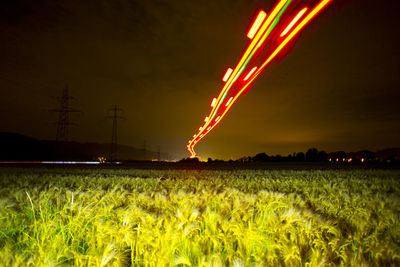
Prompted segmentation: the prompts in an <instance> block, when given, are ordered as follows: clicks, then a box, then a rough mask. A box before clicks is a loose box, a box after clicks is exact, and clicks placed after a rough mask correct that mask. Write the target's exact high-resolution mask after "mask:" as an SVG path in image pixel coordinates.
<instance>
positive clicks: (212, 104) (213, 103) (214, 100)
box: [211, 97, 217, 107]
mask: <svg viewBox="0 0 400 267" xmlns="http://www.w3.org/2000/svg"><path fill="white" fill-rule="evenodd" d="M215 102H217V99H216V98H215V97H214V98H213V100H212V102H211V107H213V106H215Z"/></svg>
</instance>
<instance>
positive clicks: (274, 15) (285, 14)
mask: <svg viewBox="0 0 400 267" xmlns="http://www.w3.org/2000/svg"><path fill="white" fill-rule="evenodd" d="M331 1H332V0H322V1H319V2H316V1H312V0H311V1H307V4H309V5H308V6H304V2H306V1H300V0H297V1H296V0H280V1H279V2H278V3H277V4H276V6H275V7H274V8H273V9H272V11H271V12H270V13H269V15H267V13H266V12H264V11H262V10H261V11H260V12H259V13H258V15H257V16H256V18H255V20H254V21H253V23H252V26H251V27H250V30H249V32H248V34H247V37H248V38H249V39H250V40H251V41H250V44H249V45H248V47H247V48H246V50H245V52H244V53H243V55H242V57H241V58H240V60H239V61H238V63H237V65H236V67H235V68H233V69H232V68H228V69H227V71H226V73H225V75H224V76H223V78H222V80H223V81H224V82H225V83H224V85H223V87H222V89H221V91H220V93H219V95H218V97H216V98H213V100H212V105H211V112H210V113H209V115H208V116H207V117H206V119H205V120H204V125H203V126H201V127H200V128H199V131H198V132H197V133H196V134H195V135H194V136H193V138H192V139H191V140H189V143H188V145H187V148H188V151H189V152H190V154H191V157H192V158H193V157H196V152H195V150H194V148H195V146H196V145H197V143H199V142H200V141H201V140H202V139H203V138H204V137H205V136H207V135H208V134H209V133H210V132H211V131H212V130H213V129H214V128H215V127H216V126H217V125H218V124H219V122H220V121H221V120H222V118H223V117H224V116H225V115H226V114H227V112H228V111H229V110H230V108H231V107H232V105H233V103H235V101H236V100H237V98H238V97H239V96H240V95H241V94H242V93H243V92H244V91H245V90H246V89H247V88H249V87H250V86H251V84H252V83H253V82H254V80H255V79H256V78H257V77H258V75H260V73H261V72H262V71H263V70H264V69H265V68H266V67H267V65H268V64H269V63H270V62H271V61H273V60H274V59H275V58H276V56H277V55H278V54H279V53H281V52H282V50H283V49H284V48H285V47H286V45H287V44H288V43H289V42H290V41H291V40H293V38H294V37H295V36H296V35H297V34H298V33H299V32H300V31H301V30H302V29H303V28H304V27H305V26H306V25H307V24H308V23H309V22H310V21H311V20H312V19H314V18H315V16H316V15H318V13H319V12H320V11H321V10H322V9H323V8H325V7H326V6H327V5H328V4H329V2H331ZM289 6H290V8H288V7H289ZM309 10H310V11H309ZM257 62H258V63H259V62H263V63H262V64H261V65H260V64H257ZM214 118H217V119H214Z"/></svg>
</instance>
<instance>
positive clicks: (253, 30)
mask: <svg viewBox="0 0 400 267" xmlns="http://www.w3.org/2000/svg"><path fill="white" fill-rule="evenodd" d="M266 16H267V13H265V12H264V11H263V10H261V11H260V12H259V13H258V16H257V18H256V19H255V21H254V22H253V26H251V29H250V31H249V32H248V33H247V37H249V38H250V39H253V37H254V35H256V33H257V31H258V29H259V28H260V26H261V24H262V23H263V21H264V19H265V17H266Z"/></svg>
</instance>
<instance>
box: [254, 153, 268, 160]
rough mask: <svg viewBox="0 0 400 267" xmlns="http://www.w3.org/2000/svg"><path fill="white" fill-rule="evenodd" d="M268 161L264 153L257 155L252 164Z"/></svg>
mask: <svg viewBox="0 0 400 267" xmlns="http://www.w3.org/2000/svg"><path fill="white" fill-rule="evenodd" d="M268 160H269V157H268V155H267V154H265V153H259V154H257V155H255V156H254V157H253V161H254V162H266V161H268Z"/></svg>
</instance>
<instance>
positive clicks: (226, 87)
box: [188, 0, 331, 157]
mask: <svg viewBox="0 0 400 267" xmlns="http://www.w3.org/2000/svg"><path fill="white" fill-rule="evenodd" d="M329 2H331V0H322V1H321V2H319V4H318V5H317V6H316V7H315V8H314V9H313V10H312V11H311V12H310V13H309V14H308V15H307V16H306V17H305V18H304V19H303V20H302V21H301V22H300V23H299V24H298V25H297V26H296V27H295V29H294V30H293V31H292V32H291V33H290V34H289V35H288V36H287V37H286V38H285V39H284V41H283V42H282V43H280V44H279V46H278V47H277V48H276V49H275V50H274V52H273V53H272V54H270V56H269V57H268V58H267V60H266V61H265V62H264V63H263V64H262V65H261V66H260V67H259V68H258V70H257V71H256V72H255V74H254V75H253V76H252V77H251V75H249V77H247V79H248V78H250V77H251V78H250V80H249V81H248V82H247V83H246V84H245V85H243V86H242V88H240V89H239V92H238V93H237V94H236V95H235V96H234V97H233V98H232V97H231V98H230V99H229V101H228V103H227V104H226V105H225V106H226V108H225V110H223V113H222V115H220V116H218V118H217V119H216V120H215V121H216V123H215V124H214V125H212V126H211V129H209V127H208V128H207V131H206V132H204V129H206V127H207V126H209V124H210V122H211V121H212V119H213V117H214V116H215V115H216V114H217V112H218V111H219V107H220V105H221V104H222V102H223V100H224V98H225V97H226V95H227V93H228V91H229V89H230V88H231V86H232V84H233V83H234V82H235V80H236V79H237V77H238V76H239V75H240V74H241V72H242V71H243V70H244V68H245V66H246V64H247V62H248V60H249V58H250V57H252V55H253V54H254V52H255V50H256V49H257V47H259V46H257V47H255V45H256V44H258V43H259V42H260V39H261V37H263V39H261V42H263V41H264V40H265V38H266V37H267V36H268V34H269V32H271V30H272V28H273V27H274V26H275V25H276V23H277V22H278V20H279V17H280V15H281V14H282V12H283V11H284V10H285V8H286V7H287V5H288V4H289V3H290V0H289V2H288V0H286V1H284V0H281V1H280V2H279V3H278V4H277V6H276V7H275V8H274V10H273V12H272V13H271V15H270V17H268V19H267V20H266V21H265V22H264V24H263V26H262V28H261V29H260V31H258V33H257V35H256V37H255V38H254V39H253V40H252V42H251V43H250V45H249V46H248V48H247V50H246V52H245V53H244V55H243V56H242V58H241V59H240V61H239V63H238V64H237V66H236V67H235V70H234V71H233V73H232V74H231V75H230V77H229V79H228V80H227V83H226V84H225V85H224V87H223V89H222V90H221V92H220V94H219V96H218V98H217V104H216V105H215V106H214V107H213V109H212V110H211V112H210V115H209V117H210V118H211V119H210V120H208V121H206V124H205V125H204V126H203V127H202V131H201V135H200V136H196V138H194V139H192V140H190V141H189V145H188V150H189V152H190V153H191V157H195V156H196V152H195V151H194V146H195V145H196V144H197V143H198V142H200V141H201V140H202V139H203V138H204V137H205V136H206V135H207V134H209V132H210V131H211V130H212V129H213V128H215V127H216V126H217V125H218V124H219V122H220V121H221V120H222V118H223V117H224V116H225V115H226V114H227V112H228V111H229V110H230V108H231V106H232V105H233V103H234V102H235V101H236V100H237V98H238V97H239V96H240V95H241V94H242V93H243V92H244V90H246V89H247V88H248V87H249V86H250V85H251V84H252V82H253V81H254V80H255V78H256V77H258V75H259V74H260V73H261V72H262V70H263V69H264V68H265V67H266V66H267V65H268V64H269V63H270V62H271V61H272V60H273V59H274V58H275V57H276V55H278V54H279V52H280V51H281V50H282V49H283V48H284V47H285V46H286V45H287V44H288V43H289V42H290V41H291V40H292V39H293V37H294V36H296V34H297V33H298V32H299V31H300V30H301V29H302V28H303V27H304V26H305V25H306V24H307V23H308V22H309V21H310V20H311V19H313V18H314V17H315V16H316V15H317V14H318V13H319V12H320V11H321V10H322V9H323V8H324V7H325V6H326V5H327V4H328V3H329ZM278 13H279V15H278V16H277V14H278ZM303 13H304V12H303ZM302 15H303V14H302ZM300 17H301V16H300ZM299 19H300V18H299ZM272 21H273V23H272V24H271V22H272ZM293 24H295V23H293ZM268 27H269V29H268V31H267V32H266V33H265V31H266V29H267V28H268ZM292 27H293V26H292ZM264 33H265V34H264ZM247 79H246V80H247Z"/></svg>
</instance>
